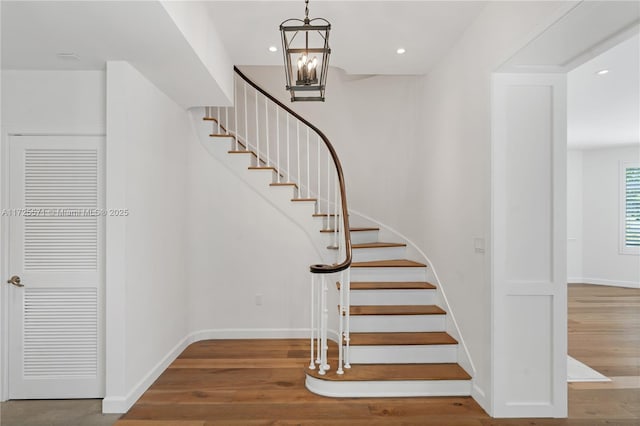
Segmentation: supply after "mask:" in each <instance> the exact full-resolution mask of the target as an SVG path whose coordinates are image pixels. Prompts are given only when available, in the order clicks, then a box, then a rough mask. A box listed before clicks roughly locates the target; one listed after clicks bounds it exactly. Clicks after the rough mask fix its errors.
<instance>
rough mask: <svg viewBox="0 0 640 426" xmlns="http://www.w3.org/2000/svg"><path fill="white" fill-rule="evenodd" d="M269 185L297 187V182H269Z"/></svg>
mask: <svg viewBox="0 0 640 426" xmlns="http://www.w3.org/2000/svg"><path fill="white" fill-rule="evenodd" d="M269 186H293V187H294V188H297V187H298V184H297V183H295V182H279V183H278V182H273V183H270V184H269Z"/></svg>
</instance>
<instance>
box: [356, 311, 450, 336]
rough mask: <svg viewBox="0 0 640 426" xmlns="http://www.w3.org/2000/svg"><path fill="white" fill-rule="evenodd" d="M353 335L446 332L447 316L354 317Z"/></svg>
mask: <svg viewBox="0 0 640 426" xmlns="http://www.w3.org/2000/svg"><path fill="white" fill-rule="evenodd" d="M350 326H351V331H352V332H353V333H365V332H372V333H384V332H396V333H398V332H403V331H406V332H413V331H445V315H352V316H351V318H350Z"/></svg>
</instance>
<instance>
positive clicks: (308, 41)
mask: <svg viewBox="0 0 640 426" xmlns="http://www.w3.org/2000/svg"><path fill="white" fill-rule="evenodd" d="M304 4H305V8H304V19H303V20H302V19H295V18H292V19H287V20H286V21H284V22H283V23H282V24H280V33H281V35H282V52H283V54H284V67H285V73H286V76H287V86H286V88H287V90H288V91H289V92H291V102H296V101H323V102H324V92H325V87H326V82H327V71H328V69H329V55H330V54H331V49H330V48H329V30H331V24H330V23H329V21H327V20H326V19H324V18H315V19H309V0H305V2H304ZM314 22H315V23H314Z"/></svg>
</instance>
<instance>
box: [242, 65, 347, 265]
mask: <svg viewBox="0 0 640 426" xmlns="http://www.w3.org/2000/svg"><path fill="white" fill-rule="evenodd" d="M233 70H234V71H235V72H236V74H238V76H240V78H242V79H243V80H244V81H245V82H247V83H248V84H249V85H250V86H251V87H253V88H254V89H256V90H257V91H258V92H260V93H262V94H263V95H264V96H265V97H267V98H268V99H269V100H271V102H273V103H275V104H276V105H278V106H279V107H280V108H282V109H284V110H285V111H287V112H288V113H289V114H291V115H292V116H294V117H295V118H297V119H298V120H300V121H301V122H302V123H304V124H305V125H306V126H307V127H309V128H310V129H311V130H313V131H314V132H316V134H317V135H318V136H320V138H321V139H322V141H323V142H324V144H325V146H326V147H327V149H328V150H329V153H330V154H331V158H332V159H333V164H334V166H335V168H336V172H337V173H338V183H339V185H340V201H341V202H342V224H343V225H342V226H343V228H344V244H345V259H344V260H343V261H342V262H341V263H338V264H335V265H323V264H318V265H311V266H310V267H309V269H310V270H311V273H313V274H331V273H334V272H340V271H344V270H345V269H347V268H349V267H350V266H351V232H349V229H350V228H349V214H348V211H349V210H348V209H347V191H346V188H345V184H344V174H343V173H342V165H341V164H340V159H339V158H338V154H337V153H336V150H335V149H334V148H333V145H331V142H329V139H328V138H327V137H326V136H325V134H324V133H322V132H321V131H320V130H319V129H318V128H317V127H316V126H314V125H313V124H311V123H309V121H307V120H305V119H304V118H303V117H301V116H300V115H299V114H298V113H296V112H295V111H293V110H292V109H291V108H289V107H288V106H286V105H285V104H283V103H282V102H280V101H279V100H277V99H276V98H274V97H273V96H271V95H270V94H269V93H267V92H266V91H265V90H264V89H263V88H262V87H260V86H258V85H257V84H256V83H254V82H253V81H251V80H250V79H249V77H247V76H246V75H244V73H243V72H242V71H240V70H239V69H238V67H235V66H234V67H233Z"/></svg>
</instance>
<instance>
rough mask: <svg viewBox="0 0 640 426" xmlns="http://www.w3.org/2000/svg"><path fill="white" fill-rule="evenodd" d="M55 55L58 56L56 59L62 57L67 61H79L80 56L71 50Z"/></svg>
mask: <svg viewBox="0 0 640 426" xmlns="http://www.w3.org/2000/svg"><path fill="white" fill-rule="evenodd" d="M56 56H57V57H58V59H64V60H67V61H79V60H80V56H78V55H76V54H75V53H73V52H61V53H58V54H56Z"/></svg>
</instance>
